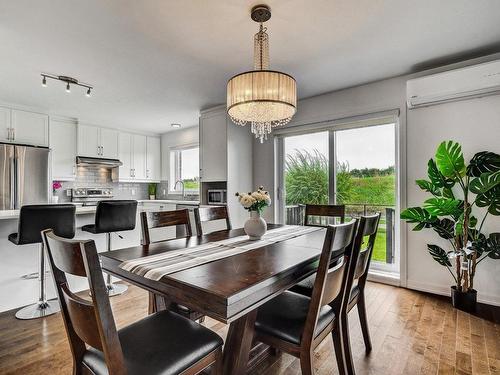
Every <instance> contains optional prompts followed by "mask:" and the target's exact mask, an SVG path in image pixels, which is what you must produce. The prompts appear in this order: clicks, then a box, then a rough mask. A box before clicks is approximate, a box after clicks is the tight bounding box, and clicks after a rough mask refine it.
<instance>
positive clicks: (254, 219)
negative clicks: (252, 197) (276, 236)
mask: <svg viewBox="0 0 500 375" xmlns="http://www.w3.org/2000/svg"><path fill="white" fill-rule="evenodd" d="M243 229H244V230H245V233H246V234H248V237H250V240H252V241H256V240H260V239H261V238H262V236H263V235H264V233H266V230H267V224H266V221H265V220H264V219H263V218H262V217H261V216H260V212H258V211H250V218H249V219H248V220H247V221H246V222H245V225H244V226H243Z"/></svg>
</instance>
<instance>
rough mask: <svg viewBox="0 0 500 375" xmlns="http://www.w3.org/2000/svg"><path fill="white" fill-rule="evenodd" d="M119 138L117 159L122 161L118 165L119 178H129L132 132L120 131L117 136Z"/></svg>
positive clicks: (131, 172) (131, 175) (130, 173)
mask: <svg viewBox="0 0 500 375" xmlns="http://www.w3.org/2000/svg"><path fill="white" fill-rule="evenodd" d="M118 139H119V140H120V143H119V148H118V150H119V153H118V159H120V161H121V162H122V163H123V165H122V166H121V167H120V171H119V172H120V175H119V176H120V177H119V179H120V180H129V179H132V177H133V171H132V134H130V133H120V135H119V136H118Z"/></svg>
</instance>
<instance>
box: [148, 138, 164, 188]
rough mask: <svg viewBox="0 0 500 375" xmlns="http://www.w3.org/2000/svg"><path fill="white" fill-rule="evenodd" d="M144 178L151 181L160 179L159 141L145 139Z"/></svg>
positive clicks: (158, 139) (157, 139) (156, 139)
mask: <svg viewBox="0 0 500 375" xmlns="http://www.w3.org/2000/svg"><path fill="white" fill-rule="evenodd" d="M146 149H147V156H146V178H147V179H148V180H152V181H159V180H160V179H161V139H160V138H158V137H147V144H146Z"/></svg>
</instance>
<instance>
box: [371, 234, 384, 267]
mask: <svg viewBox="0 0 500 375" xmlns="http://www.w3.org/2000/svg"><path fill="white" fill-rule="evenodd" d="M386 234H387V233H386V229H385V228H381V227H379V228H378V232H377V238H376V239H375V246H374V247H373V254H372V260H375V261H379V262H384V263H385V253H386V248H385V240H386Z"/></svg>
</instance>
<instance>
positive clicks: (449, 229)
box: [431, 218, 455, 240]
mask: <svg viewBox="0 0 500 375" xmlns="http://www.w3.org/2000/svg"><path fill="white" fill-rule="evenodd" d="M431 225H432V229H434V230H435V231H436V232H437V234H439V236H440V237H441V238H444V239H446V240H449V239H452V238H453V237H454V228H455V222H454V221H453V220H450V219H448V218H444V219H442V220H439V219H438V220H436V221H435V222H434V223H432V224H431Z"/></svg>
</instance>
